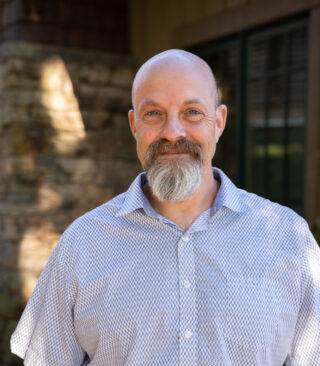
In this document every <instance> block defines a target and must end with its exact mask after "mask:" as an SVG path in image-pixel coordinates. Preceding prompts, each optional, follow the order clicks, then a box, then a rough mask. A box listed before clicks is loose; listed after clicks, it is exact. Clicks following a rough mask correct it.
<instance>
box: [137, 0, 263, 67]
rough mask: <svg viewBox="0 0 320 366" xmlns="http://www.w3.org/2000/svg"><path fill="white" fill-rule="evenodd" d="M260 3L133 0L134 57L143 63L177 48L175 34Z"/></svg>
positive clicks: (210, 0) (253, 0)
mask: <svg viewBox="0 0 320 366" xmlns="http://www.w3.org/2000/svg"><path fill="white" fill-rule="evenodd" d="M256 1H261V0H197V1H194V0H175V1H172V0H132V1H131V3H130V4H131V11H130V19H131V28H130V37H131V38H130V39H131V49H132V53H133V55H134V56H135V57H136V58H137V59H138V61H140V62H143V61H145V60H146V59H147V58H149V57H151V56H152V55H154V54H156V53H158V52H161V51H163V50H166V49H168V48H174V47H177V44H176V41H175V39H174V33H175V30H176V29H178V28H179V27H181V26H188V24H192V23H193V22H195V21H201V20H202V19H205V18H207V17H210V16H212V15H217V14H222V13H225V12H229V11H232V10H234V9H237V8H240V7H243V6H244V5H248V4H251V3H253V2H256Z"/></svg>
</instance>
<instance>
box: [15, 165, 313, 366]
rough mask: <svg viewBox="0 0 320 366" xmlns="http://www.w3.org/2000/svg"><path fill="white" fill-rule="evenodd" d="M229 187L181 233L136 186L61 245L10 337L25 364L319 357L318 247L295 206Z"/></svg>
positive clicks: (244, 364)
mask: <svg viewBox="0 0 320 366" xmlns="http://www.w3.org/2000/svg"><path fill="white" fill-rule="evenodd" d="M213 172H214V177H215V179H216V180H218V181H220V183H221V185H220V188H219V191H218V193H217V196H216V199H215V201H214V203H213V205H212V207H211V208H210V209H208V210H206V211H204V212H202V214H201V215H200V216H199V217H198V218H197V219H196V220H195V221H194V222H193V223H192V225H191V226H190V227H189V228H188V230H187V231H186V232H183V231H182V230H181V229H180V228H179V227H178V226H177V225H176V224H175V223H174V222H172V221H170V220H168V219H166V218H165V217H163V216H161V215H159V214H158V213H157V212H155V210H154V209H153V208H152V206H151V205H150V203H149V201H148V200H147V198H146V197H145V195H144V193H143V190H142V184H143V182H145V180H146V179H145V174H144V173H141V174H140V175H139V176H138V177H137V178H136V179H135V181H134V182H133V183H132V184H131V186H130V188H129V189H128V191H127V192H125V193H123V194H121V195H119V196H117V197H115V198H114V199H113V200H111V201H109V202H107V203H105V204H103V205H102V206H100V207H98V208H96V209H94V210H92V211H90V212H88V213H86V214H85V215H84V216H82V217H80V218H79V219H77V220H76V221H75V222H73V223H72V224H71V226H69V228H68V229H67V230H66V231H65V232H64V234H63V235H62V237H61V239H60V241H59V243H58V244H57V245H56V247H55V249H54V251H53V253H52V255H51V257H50V259H49V261H48V263H47V265H46V267H45V269H44V270H43V272H42V274H41V277H40V279H39V281H38V284H37V286H36V288H35V290H34V292H33V294H32V296H31V299H30V300H29V302H28V304H27V306H26V309H25V311H24V313H23V315H22V318H21V320H20V322H19V324H18V327H17V329H16V331H15V333H14V334H13V336H12V339H11V347H12V351H13V352H14V353H16V354H17V355H19V356H20V357H22V358H25V364H26V365H41V366H44V365H49V366H66V365H70V366H71V365H92V366H98V365H101V366H120V365H126V366H178V365H179V366H195V365H199V366H207V365H217V366H255V365H259V366H282V365H283V363H284V362H286V365H290V366H316V365H320V250H319V247H318V245H317V243H316V241H315V240H314V238H313V236H312V234H311V233H310V231H309V228H308V225H307V224H306V222H305V221H304V219H302V218H301V217H300V216H298V215H297V214H296V213H294V212H293V211H292V210H291V209H288V208H286V207H283V206H281V205H279V204H276V203H272V202H270V201H269V200H266V199H264V198H261V197H259V196H257V195H255V194H252V193H248V192H246V191H244V190H240V189H238V188H237V187H235V186H234V185H233V183H232V182H231V181H230V180H229V179H228V177H227V176H226V175H225V174H224V173H223V172H222V171H220V170H218V169H216V168H214V170H213Z"/></svg>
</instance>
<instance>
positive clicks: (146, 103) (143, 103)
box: [139, 99, 159, 108]
mask: <svg viewBox="0 0 320 366" xmlns="http://www.w3.org/2000/svg"><path fill="white" fill-rule="evenodd" d="M146 105H151V106H153V107H158V106H159V104H158V103H156V102H154V101H153V100H151V99H143V100H142V102H141V103H140V106H139V107H140V108H142V107H144V106H146Z"/></svg>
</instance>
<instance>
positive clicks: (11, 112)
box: [0, 105, 30, 127]
mask: <svg viewBox="0 0 320 366" xmlns="http://www.w3.org/2000/svg"><path fill="white" fill-rule="evenodd" d="M29 120H30V113H29V110H28V108H24V107H19V106H15V107H14V106H11V105H4V106H3V107H2V108H1V110H0V127H8V126H12V125H13V124H24V125H25V124H27V123H28V122H29Z"/></svg>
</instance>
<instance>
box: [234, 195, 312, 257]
mask: <svg viewBox="0 0 320 366" xmlns="http://www.w3.org/2000/svg"><path fill="white" fill-rule="evenodd" d="M239 195H240V197H241V198H240V199H241V201H242V203H243V204H244V206H245V207H246V210H245V217H246V221H247V222H248V226H249V227H250V228H251V230H254V231H255V232H256V233H257V234H259V233H260V234H261V235H263V236H264V237H265V238H266V240H268V238H270V239H272V241H273V242H277V243H281V242H282V243H283V244H284V246H285V247H286V248H288V249H289V248H290V250H294V251H296V252H301V250H303V248H304V246H305V242H306V238H307V237H308V235H309V233H310V230H309V226H308V223H307V222H306V220H305V219H304V218H303V217H301V216H300V215H299V214H297V213H296V212H295V211H294V210H292V209H291V208H289V207H286V206H283V205H281V204H279V203H276V202H272V201H270V200H269V199H266V198H263V197H261V196H258V195H256V194H254V193H249V192H247V191H245V190H242V189H239Z"/></svg>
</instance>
